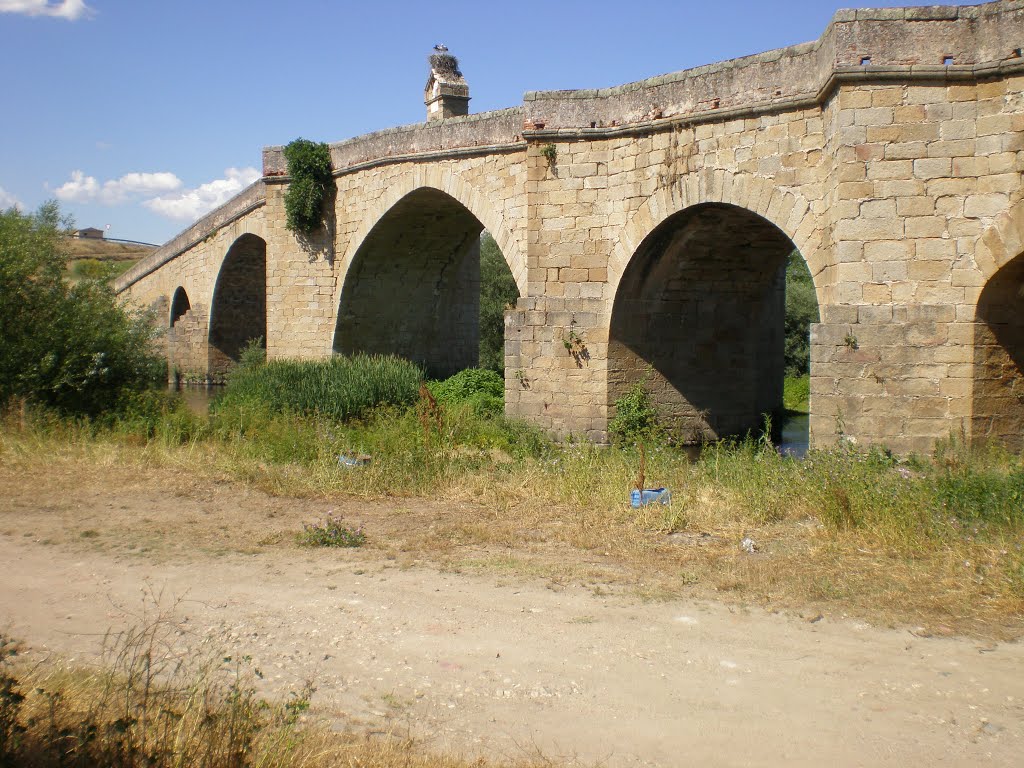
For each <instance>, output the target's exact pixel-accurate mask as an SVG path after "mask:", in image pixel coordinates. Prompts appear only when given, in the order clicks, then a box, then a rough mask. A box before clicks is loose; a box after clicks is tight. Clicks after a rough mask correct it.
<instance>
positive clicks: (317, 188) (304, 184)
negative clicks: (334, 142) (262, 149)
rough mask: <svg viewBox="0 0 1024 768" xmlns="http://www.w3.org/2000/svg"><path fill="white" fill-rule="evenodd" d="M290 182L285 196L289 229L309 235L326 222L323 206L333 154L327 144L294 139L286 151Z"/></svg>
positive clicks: (329, 179)
mask: <svg viewBox="0 0 1024 768" xmlns="http://www.w3.org/2000/svg"><path fill="white" fill-rule="evenodd" d="M284 159H285V160H286V161H287V163H288V175H289V176H290V177H291V183H290V184H289V185H288V191H287V192H285V194H284V209H285V214H286V219H287V223H286V226H287V227H288V229H290V230H291V231H292V232H298V233H300V234H304V235H308V234H311V233H313V232H315V231H316V230H317V229H319V228H320V226H321V224H322V223H323V206H324V200H325V199H326V197H327V189H328V185H329V184H330V183H331V151H330V149H329V148H328V146H327V145H326V144H323V143H321V142H316V141H309V140H308V139H295V141H292V142H290V143H289V144H288V145H287V146H285V148H284Z"/></svg>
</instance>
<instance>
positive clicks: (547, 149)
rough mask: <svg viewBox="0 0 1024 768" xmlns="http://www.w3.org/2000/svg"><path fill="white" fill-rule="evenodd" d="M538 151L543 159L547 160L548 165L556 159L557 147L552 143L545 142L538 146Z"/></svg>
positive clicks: (552, 163)
mask: <svg viewBox="0 0 1024 768" xmlns="http://www.w3.org/2000/svg"><path fill="white" fill-rule="evenodd" d="M540 153H541V154H542V155H544V159H545V160H547V161H548V165H554V164H555V160H557V159H558V148H557V147H556V146H555V145H554V144H545V145H544V146H543V147H541V148H540Z"/></svg>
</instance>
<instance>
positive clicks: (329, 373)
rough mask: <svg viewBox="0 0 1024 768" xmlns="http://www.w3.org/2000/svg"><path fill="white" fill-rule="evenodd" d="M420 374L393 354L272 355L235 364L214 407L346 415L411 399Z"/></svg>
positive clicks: (357, 414) (342, 418)
mask: <svg viewBox="0 0 1024 768" xmlns="http://www.w3.org/2000/svg"><path fill="white" fill-rule="evenodd" d="M422 378H423V373H422V371H421V370H420V369H419V368H418V367H417V366H416V365H414V364H413V363H410V362H409V361H408V360H403V359H401V358H398V357H389V356H381V355H354V356H352V357H340V356H338V357H332V358H330V359H329V360H310V361H298V360H273V361H270V362H266V363H261V364H258V365H245V366H239V367H238V368H237V369H236V370H235V372H234V373H233V374H232V376H231V379H230V381H229V383H228V388H227V391H226V392H225V393H224V395H223V397H221V398H220V399H219V400H218V401H217V403H215V406H214V410H215V411H228V410H232V409H238V408H243V407H256V408H259V409H261V410H266V411H269V412H272V413H284V412H290V413H296V414H307V415H309V414H319V415H321V416H325V417H328V418H332V419H337V420H339V421H345V420H348V419H353V418H358V417H360V416H363V415H365V414H366V413H367V412H369V411H370V410H371V409H373V408H376V407H378V406H381V405H397V406H402V405H409V404H411V403H412V402H414V401H415V400H416V396H417V393H418V391H419V386H420V381H421V380H422Z"/></svg>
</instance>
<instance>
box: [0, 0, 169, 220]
mask: <svg viewBox="0 0 1024 768" xmlns="http://www.w3.org/2000/svg"><path fill="white" fill-rule="evenodd" d="M2 1H3V0H0V2H2ZM179 187H181V179H179V178H178V177H177V176H175V175H174V174H173V173H168V172H166V171H164V172H160V173H126V174H125V175H124V176H122V177H121V178H119V179H111V180H109V181H105V182H103V183H102V184H100V183H99V182H98V181H97V180H96V177H95V176H86V175H85V174H84V173H83V172H82V171H72V172H71V180H70V181H67V182H65V183H64V184H62V185H60V186H59V187H57V189H55V190H54V194H55V195H57V198H58V199H60V200H68V201H71V202H75V203H91V202H98V203H102V204H103V205H119V204H121V203H126V202H128V201H130V200H132V199H133V198H136V199H137V198H140V197H150V196H152V195H159V194H160V193H162V192H173V191H174V190H176V189H178V188H179Z"/></svg>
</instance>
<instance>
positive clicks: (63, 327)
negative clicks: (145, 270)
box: [0, 203, 166, 417]
mask: <svg viewBox="0 0 1024 768" xmlns="http://www.w3.org/2000/svg"><path fill="white" fill-rule="evenodd" d="M69 226H70V223H69V222H67V221H65V220H62V219H61V216H60V212H59V210H58V208H57V205H56V203H46V204H44V205H43V206H42V207H41V208H40V209H39V211H38V212H37V213H35V214H22V213H20V212H19V211H17V210H15V209H11V210H8V211H5V212H0V338H2V339H3V343H2V345H0V403H4V402H7V401H8V400H10V399H11V398H15V397H22V398H25V399H27V400H30V401H33V402H36V403H39V404H41V405H44V406H47V407H51V408H54V409H56V410H57V411H59V412H61V413H63V414H66V415H72V416H90V417H92V416H97V415H99V414H100V413H103V412H104V411H109V410H112V409H118V408H121V407H122V406H123V405H124V403H125V401H126V400H128V399H130V397H131V394H132V393H133V392H138V391H140V390H142V389H144V388H146V387H148V386H150V385H152V384H153V383H155V382H157V381H160V380H161V379H163V378H164V377H165V376H166V363H165V362H164V361H163V359H162V358H161V357H159V356H158V355H156V354H155V348H154V345H153V343H152V342H153V327H152V325H151V324H150V323H149V321H148V319H147V318H146V317H144V316H142V315H139V314H133V313H131V312H129V311H128V310H127V309H126V308H125V307H124V306H122V305H121V304H120V303H119V302H118V301H117V298H116V297H115V296H114V294H113V291H112V289H111V288H110V286H108V285H106V284H105V283H103V282H101V281H95V280H90V281H85V282H82V283H80V284H78V285H76V286H74V287H71V286H69V285H68V284H67V283H66V282H65V280H64V267H65V262H66V259H65V253H64V251H63V242H64V237H65V232H66V229H67V228H68V227H69Z"/></svg>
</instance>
